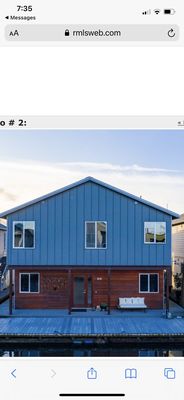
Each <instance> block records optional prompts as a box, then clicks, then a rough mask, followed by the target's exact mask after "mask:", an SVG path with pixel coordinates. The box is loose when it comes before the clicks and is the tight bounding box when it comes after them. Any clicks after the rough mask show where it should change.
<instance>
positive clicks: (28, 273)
mask: <svg viewBox="0 0 184 400" xmlns="http://www.w3.org/2000/svg"><path fill="white" fill-rule="evenodd" d="M22 275H29V291H27V292H25V291H22V290H21V276H22ZM31 275H38V292H31V291H30V280H31ZM19 293H24V294H38V293H40V273H39V272H20V273H19Z"/></svg>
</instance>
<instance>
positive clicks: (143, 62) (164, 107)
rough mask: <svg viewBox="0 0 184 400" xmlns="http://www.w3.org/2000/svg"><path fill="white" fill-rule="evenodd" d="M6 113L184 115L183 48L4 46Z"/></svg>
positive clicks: (0, 106) (0, 90)
mask: <svg viewBox="0 0 184 400" xmlns="http://www.w3.org/2000/svg"><path fill="white" fill-rule="evenodd" d="M0 58H1V63H0V114H1V115H10V114H14V115H16V114H17V115H179V114H181V115H182V114H183V91H184V79H183V71H184V52H183V49H182V48H148V47H146V48H142V47H137V48H112V47H111V48H104V47H102V48H95V47H94V48H88V47H85V48H80V47H78V48H42V47H41V48H26V47H25V48H1V49H0Z"/></svg>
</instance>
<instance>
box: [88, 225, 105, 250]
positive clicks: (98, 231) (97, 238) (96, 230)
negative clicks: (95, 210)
mask: <svg viewBox="0 0 184 400" xmlns="http://www.w3.org/2000/svg"><path fill="white" fill-rule="evenodd" d="M85 228H86V229H85V248H86V249H106V248H107V222H105V221H87V222H86V226H85Z"/></svg>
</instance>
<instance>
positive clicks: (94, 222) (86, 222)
mask: <svg viewBox="0 0 184 400" xmlns="http://www.w3.org/2000/svg"><path fill="white" fill-rule="evenodd" d="M100 222H104V223H105V224H106V246H105V247H97V224H98V223H100ZM88 223H93V224H95V247H87V245H86V244H87V240H86V239H87V235H86V234H87V224H88ZM85 249H86V250H106V249H107V221H103V220H100V221H85Z"/></svg>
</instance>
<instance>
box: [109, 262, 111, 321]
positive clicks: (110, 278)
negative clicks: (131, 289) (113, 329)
mask: <svg viewBox="0 0 184 400" xmlns="http://www.w3.org/2000/svg"><path fill="white" fill-rule="evenodd" d="M110 313H111V270H110V268H109V269H108V315H110Z"/></svg>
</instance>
